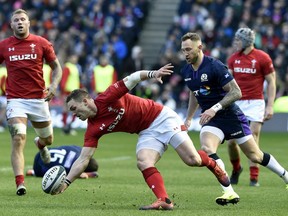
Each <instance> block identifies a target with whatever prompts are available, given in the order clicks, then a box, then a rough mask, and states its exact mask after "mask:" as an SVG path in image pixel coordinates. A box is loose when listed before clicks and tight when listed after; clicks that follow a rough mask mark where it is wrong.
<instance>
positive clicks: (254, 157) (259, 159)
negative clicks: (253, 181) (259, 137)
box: [249, 152, 263, 164]
mask: <svg viewBox="0 0 288 216" xmlns="http://www.w3.org/2000/svg"><path fill="white" fill-rule="evenodd" d="M249 159H250V160H251V161H252V162H253V163H258V164H260V163H261V162H262V159H263V155H261V154H260V152H259V153H256V152H253V153H250V155H249Z"/></svg>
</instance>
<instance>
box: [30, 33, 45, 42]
mask: <svg viewBox="0 0 288 216" xmlns="http://www.w3.org/2000/svg"><path fill="white" fill-rule="evenodd" d="M29 39H30V40H33V41H37V42H40V43H41V44H50V42H49V41H48V40H47V39H46V38H44V37H42V36H40V35H35V34H30V35H29Z"/></svg>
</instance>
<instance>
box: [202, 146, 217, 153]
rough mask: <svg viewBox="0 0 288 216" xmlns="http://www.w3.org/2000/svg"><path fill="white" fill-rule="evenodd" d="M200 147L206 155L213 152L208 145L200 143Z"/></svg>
mask: <svg viewBox="0 0 288 216" xmlns="http://www.w3.org/2000/svg"><path fill="white" fill-rule="evenodd" d="M201 149H202V150H203V151H204V152H206V153H207V154H208V155H210V154H211V153H214V152H213V151H212V149H211V148H210V147H209V146H208V145H202V146H201Z"/></svg>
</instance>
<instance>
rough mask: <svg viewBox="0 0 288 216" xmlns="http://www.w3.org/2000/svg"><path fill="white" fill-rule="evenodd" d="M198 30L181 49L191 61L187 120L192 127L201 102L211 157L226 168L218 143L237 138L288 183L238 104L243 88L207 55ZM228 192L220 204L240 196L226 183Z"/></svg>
mask: <svg viewBox="0 0 288 216" xmlns="http://www.w3.org/2000/svg"><path fill="white" fill-rule="evenodd" d="M202 48H203V45H202V42H201V38H200V36H199V35H198V34H197V33H190V32H189V33H187V34H185V35H183V36H182V43H181V50H182V52H183V53H184V55H185V58H186V61H187V64H186V65H185V66H184V67H183V69H182V75H183V78H184V80H185V82H186V84H187V86H188V87H189V89H190V98H189V107H188V111H187V117H186V121H185V125H186V127H189V126H190V124H191V120H192V118H193V115H194V113H195V111H196V109H197V108H198V106H199V105H200V107H201V109H202V114H201V117H200V124H201V125H202V128H201V131H200V142H201V146H202V149H203V150H204V151H205V152H206V153H207V154H208V155H209V157H211V158H213V159H214V160H216V162H217V163H218V165H219V166H220V167H221V168H222V169H223V170H225V166H224V163H223V161H222V160H221V159H220V158H219V156H218V155H217V148H218V146H219V145H220V144H221V143H223V142H224V141H225V140H230V139H234V140H235V141H236V143H237V144H238V145H239V147H240V148H241V150H242V151H243V153H244V154H245V155H246V156H247V157H248V158H249V159H250V160H251V161H252V162H254V163H258V164H260V165H262V166H265V167H267V168H268V169H270V170H271V171H272V172H274V173H276V174H277V175H278V176H280V177H281V178H282V179H283V180H284V182H285V183H286V187H287V183H288V173H287V171H286V170H285V169H284V168H283V167H282V166H281V165H280V164H279V163H278V162H277V161H276V159H275V158H274V157H273V156H272V155H271V154H269V153H265V152H262V151H261V150H260V149H259V146H258V145H257V144H256V142H255V140H254V138H253V136H252V135H251V130H250V128H249V124H248V121H247V119H246V117H245V115H244V114H243V112H242V111H241V109H240V108H239V107H238V106H237V105H236V104H235V103H234V102H235V101H236V100H239V99H240V98H241V90H240V88H239V86H238V85H237V83H236V81H235V80H234V78H233V76H232V75H231V74H230V73H229V72H228V69H227V67H226V66H225V65H224V64H223V63H222V62H220V61H219V60H216V59H214V58H212V57H209V56H205V55H204V53H203V51H202ZM222 188H223V190H224V194H223V195H222V196H220V197H217V198H216V202H217V203H218V204H219V205H227V204H229V203H232V204H235V203H237V202H238V201H239V196H238V194H237V193H235V191H234V190H233V188H232V186H231V185H229V186H224V185H222Z"/></svg>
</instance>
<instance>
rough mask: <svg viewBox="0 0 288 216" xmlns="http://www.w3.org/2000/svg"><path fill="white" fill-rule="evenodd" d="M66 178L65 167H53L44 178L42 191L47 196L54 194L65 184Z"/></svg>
mask: <svg viewBox="0 0 288 216" xmlns="http://www.w3.org/2000/svg"><path fill="white" fill-rule="evenodd" d="M65 178H66V171H65V168H64V167H63V166H54V167H51V168H50V169H49V170H47V172H46V173H45V174H44V176H43V179H42V190H43V191H44V192H45V193H47V194H52V193H53V192H54V190H57V189H58V188H59V187H60V186H61V185H62V184H63V183H64V180H65Z"/></svg>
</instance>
